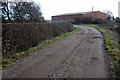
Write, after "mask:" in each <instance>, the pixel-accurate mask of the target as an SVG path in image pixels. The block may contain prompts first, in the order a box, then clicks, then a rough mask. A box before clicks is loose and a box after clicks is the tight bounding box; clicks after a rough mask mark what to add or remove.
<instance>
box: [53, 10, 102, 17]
mask: <svg viewBox="0 0 120 80" xmlns="http://www.w3.org/2000/svg"><path fill="white" fill-rule="evenodd" d="M91 12H92V11H88V12H77V13H65V14H61V15H55V16H66V15H76V14H88V13H91ZM93 12H97V11H93ZM99 12H100V11H99Z"/></svg>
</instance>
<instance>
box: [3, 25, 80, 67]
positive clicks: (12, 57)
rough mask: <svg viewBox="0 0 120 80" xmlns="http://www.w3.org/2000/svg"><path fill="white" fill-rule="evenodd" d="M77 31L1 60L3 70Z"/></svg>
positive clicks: (74, 29)
mask: <svg viewBox="0 0 120 80" xmlns="http://www.w3.org/2000/svg"><path fill="white" fill-rule="evenodd" d="M78 30H80V28H77V27H74V28H73V30H72V31H71V32H67V33H64V34H62V35H60V36H57V37H53V38H52V39H50V40H46V41H44V42H42V43H41V44H39V45H38V46H35V47H32V48H29V49H27V50H25V51H22V52H19V53H16V54H14V55H12V56H11V57H10V58H7V59H3V60H2V67H3V68H4V67H7V66H9V63H11V62H15V61H16V60H18V59H21V58H22V57H24V56H26V55H28V54H30V53H31V52H33V51H35V50H37V49H42V48H43V47H45V46H47V45H49V44H51V43H53V42H54V41H56V40H60V39H63V38H65V37H66V36H69V35H70V34H72V33H73V32H76V31H78Z"/></svg>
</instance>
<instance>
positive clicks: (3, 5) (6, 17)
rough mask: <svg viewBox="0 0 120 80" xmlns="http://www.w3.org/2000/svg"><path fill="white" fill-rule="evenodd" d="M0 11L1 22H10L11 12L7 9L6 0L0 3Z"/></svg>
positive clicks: (7, 3)
mask: <svg viewBox="0 0 120 80" xmlns="http://www.w3.org/2000/svg"><path fill="white" fill-rule="evenodd" d="M0 10H2V20H3V21H8V22H11V21H12V20H11V10H10V8H9V2H8V0H5V1H3V2H0Z"/></svg>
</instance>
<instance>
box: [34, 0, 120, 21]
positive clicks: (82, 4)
mask: <svg viewBox="0 0 120 80" xmlns="http://www.w3.org/2000/svg"><path fill="white" fill-rule="evenodd" d="M34 1H35V2H39V3H40V6H41V11H42V13H43V16H44V18H45V19H46V20H47V19H49V20H51V16H54V15H59V14H64V13H75V12H86V11H92V6H94V11H98V10H99V11H103V10H110V11H111V12H112V13H113V16H114V17H118V2H119V1H120V0H34Z"/></svg>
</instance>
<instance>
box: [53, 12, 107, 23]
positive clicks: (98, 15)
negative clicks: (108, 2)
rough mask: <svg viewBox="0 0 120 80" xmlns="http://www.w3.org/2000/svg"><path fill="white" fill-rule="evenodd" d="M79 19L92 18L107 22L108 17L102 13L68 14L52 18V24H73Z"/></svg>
mask: <svg viewBox="0 0 120 80" xmlns="http://www.w3.org/2000/svg"><path fill="white" fill-rule="evenodd" d="M77 17H79V18H80V17H91V18H92V19H102V20H107V19H108V15H107V14H105V13H103V12H100V11H93V12H92V11H90V12H79V13H67V14H62V15H56V16H52V22H73V21H74V20H75V18H77Z"/></svg>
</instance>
